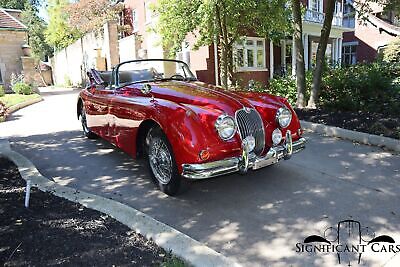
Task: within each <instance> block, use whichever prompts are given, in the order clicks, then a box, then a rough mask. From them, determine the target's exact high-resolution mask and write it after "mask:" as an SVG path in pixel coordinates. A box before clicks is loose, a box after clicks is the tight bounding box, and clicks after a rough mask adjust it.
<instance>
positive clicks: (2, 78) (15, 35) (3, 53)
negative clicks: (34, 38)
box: [0, 8, 28, 89]
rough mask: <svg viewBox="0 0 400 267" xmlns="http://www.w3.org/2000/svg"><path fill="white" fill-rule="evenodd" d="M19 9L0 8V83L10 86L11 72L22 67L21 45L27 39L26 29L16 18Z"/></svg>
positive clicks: (19, 70)
mask: <svg viewBox="0 0 400 267" xmlns="http://www.w3.org/2000/svg"><path fill="white" fill-rule="evenodd" d="M20 13H21V11H19V10H10V9H2V8H0V85H1V86H4V87H5V89H9V88H10V77H11V74H12V73H21V71H22V69H23V65H22V59H21V57H23V55H24V54H23V50H22V46H23V45H24V44H26V42H27V40H28V34H27V29H26V26H25V25H24V24H22V23H21V22H20V21H19V20H18V18H19V16H20Z"/></svg>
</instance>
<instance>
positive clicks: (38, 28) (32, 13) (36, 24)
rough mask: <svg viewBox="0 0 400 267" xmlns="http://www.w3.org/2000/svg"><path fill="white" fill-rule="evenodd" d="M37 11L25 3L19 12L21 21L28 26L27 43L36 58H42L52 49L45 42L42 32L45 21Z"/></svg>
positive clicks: (49, 53)
mask: <svg viewBox="0 0 400 267" xmlns="http://www.w3.org/2000/svg"><path fill="white" fill-rule="evenodd" d="M37 13H38V11H37V9H36V8H35V7H33V6H32V5H31V4H29V3H26V4H25V7H24V11H23V12H22V14H21V21H22V22H23V23H24V24H25V25H26V26H27V27H28V43H29V45H30V46H31V47H32V52H33V55H34V56H35V57H36V58H39V59H44V58H45V56H51V55H52V54H53V49H52V48H51V47H50V46H49V45H48V44H47V43H46V38H45V35H44V32H45V30H46V28H47V25H46V23H45V22H44V21H43V19H41V18H40V17H39V16H38V15H37Z"/></svg>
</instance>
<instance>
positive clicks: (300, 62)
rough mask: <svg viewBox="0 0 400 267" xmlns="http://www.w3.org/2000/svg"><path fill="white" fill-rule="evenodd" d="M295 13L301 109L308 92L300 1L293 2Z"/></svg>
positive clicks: (299, 103) (298, 96)
mask: <svg viewBox="0 0 400 267" xmlns="http://www.w3.org/2000/svg"><path fill="white" fill-rule="evenodd" d="M292 11H293V28H294V35H293V40H294V47H293V49H295V52H296V84H297V101H296V106H297V107H299V108H302V107H304V105H305V101H306V100H305V92H306V76H305V66H304V65H305V64H304V47H303V38H302V36H303V21H302V19H301V6H300V0H292Z"/></svg>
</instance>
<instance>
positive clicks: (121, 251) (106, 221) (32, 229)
mask: <svg viewBox="0 0 400 267" xmlns="http://www.w3.org/2000/svg"><path fill="white" fill-rule="evenodd" d="M25 185H26V183H25V181H24V180H23V179H22V178H21V176H20V174H19V172H18V169H17V168H16V166H15V165H14V164H13V163H12V162H10V161H9V160H6V159H4V158H0V265H1V266H3V265H4V266H46V265H60V264H61V265H67V266H112V265H116V266H160V265H161V264H163V263H165V262H168V261H170V260H171V255H170V254H169V253H167V252H165V251H164V250H163V249H161V248H160V247H158V246H157V245H156V244H155V243H154V242H152V241H148V240H146V239H145V238H144V237H143V236H141V235H139V234H137V233H135V232H133V231H132V230H131V229H129V228H128V227H126V226H125V225H123V224H121V223H119V222H118V221H116V220H114V219H112V218H110V217H109V216H107V215H105V214H103V213H100V212H97V211H94V210H91V209H87V208H85V207H83V206H81V205H79V204H75V203H73V202H69V201H67V200H64V199H62V198H59V197H56V196H53V195H51V194H50V193H44V192H41V191H39V190H38V189H36V188H32V190H31V198H30V207H29V209H26V208H25V207H24V199H25V192H24V190H25Z"/></svg>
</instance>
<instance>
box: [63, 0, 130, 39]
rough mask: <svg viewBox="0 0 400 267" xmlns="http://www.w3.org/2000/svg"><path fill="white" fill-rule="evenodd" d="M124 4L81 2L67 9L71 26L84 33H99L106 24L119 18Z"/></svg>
mask: <svg viewBox="0 0 400 267" xmlns="http://www.w3.org/2000/svg"><path fill="white" fill-rule="evenodd" d="M123 8H124V5H123V4H115V1H111V0H97V1H93V0H80V1H79V2H76V3H72V4H70V5H68V6H67V7H66V8H65V11H66V13H67V14H68V22H69V25H70V26H71V27H72V25H73V27H74V28H76V29H78V30H79V31H80V32H82V33H88V32H92V31H97V30H98V29H100V28H101V27H102V26H103V24H104V23H106V22H107V21H109V20H114V19H117V18H118V14H119V13H120V12H122V10H123Z"/></svg>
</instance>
